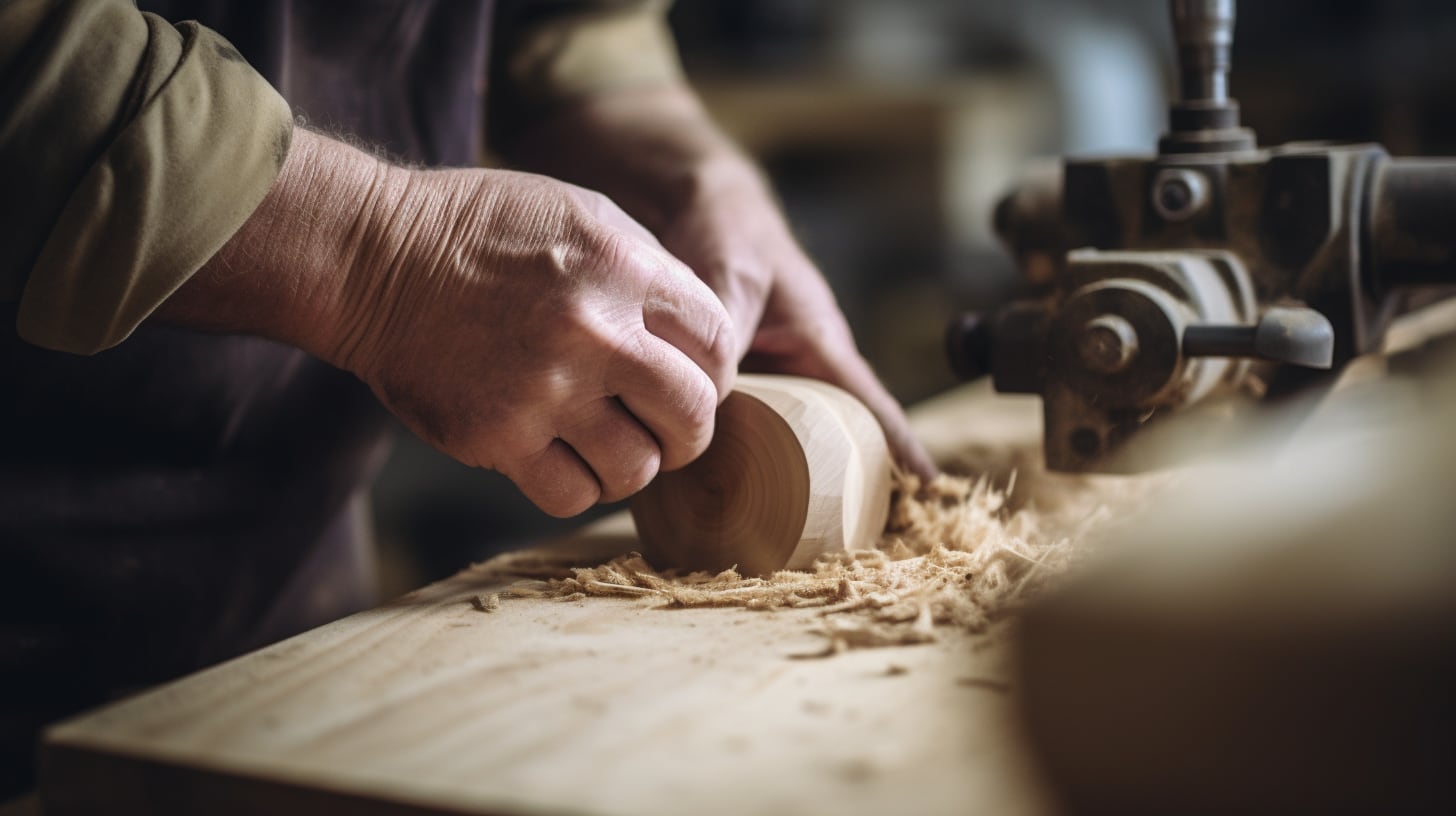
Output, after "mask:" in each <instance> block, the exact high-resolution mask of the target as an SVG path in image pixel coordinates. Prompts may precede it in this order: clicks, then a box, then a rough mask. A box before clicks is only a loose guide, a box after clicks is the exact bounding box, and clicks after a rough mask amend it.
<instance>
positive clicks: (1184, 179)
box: [1153, 167, 1208, 221]
mask: <svg viewBox="0 0 1456 816" xmlns="http://www.w3.org/2000/svg"><path fill="white" fill-rule="evenodd" d="M1207 203H1208V182H1207V181H1205V180H1204V178H1203V174H1202V173H1198V172H1196V171H1193V170H1187V169H1184V168H1181V167H1177V168H1169V169H1167V170H1164V171H1162V172H1161V173H1158V175H1157V177H1156V178H1155V179H1153V209H1155V210H1157V211H1158V215H1161V216H1162V217H1163V219H1164V220H1165V221H1187V220H1188V219H1190V218H1192V217H1193V216H1195V215H1197V214H1198V213H1199V212H1200V211H1202V210H1203V207H1204V205H1206V204H1207Z"/></svg>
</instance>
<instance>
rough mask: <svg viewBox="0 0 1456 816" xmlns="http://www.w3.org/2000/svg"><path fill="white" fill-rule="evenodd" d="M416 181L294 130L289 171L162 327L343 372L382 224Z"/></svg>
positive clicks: (176, 298) (162, 314)
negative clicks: (301, 357)
mask: <svg viewBox="0 0 1456 816" xmlns="http://www.w3.org/2000/svg"><path fill="white" fill-rule="evenodd" d="M407 172H408V171H404V170H401V169H399V168H394V167H391V166H389V165H388V164H386V163H385V162H383V161H380V160H379V159H376V158H375V157H373V156H370V155H369V154H367V153H365V152H363V151H360V150H357V149H355V148H352V147H349V146H348V145H345V144H343V143H341V142H338V141H335V140H332V139H329V138H327V137H324V136H320V135H318V134H315V133H312V132H309V131H306V130H303V129H302V128H299V129H296V130H295V132H294V138H293V143H292V146H291V147H290V149H289V153H288V157H287V159H286V160H285V162H284V164H283V168H282V169H281V171H280V172H279V174H278V177H277V178H276V179H275V180H274V182H273V185H272V187H271V188H270V189H269V192H268V194H267V196H266V197H265V198H264V200H263V202H262V203H261V204H260V205H259V206H258V208H257V209H256V210H255V211H254V212H253V214H252V215H251V216H250V217H249V218H248V220H247V222H245V223H244V224H243V226H242V228H241V229H239V230H238V232H237V233H235V234H234V235H233V236H232V238H230V239H229V240H228V242H227V243H226V244H225V245H224V246H223V248H222V249H221V250H219V251H218V253H217V254H216V255H214V256H213V257H212V258H211V259H210V260H209V261H208V262H207V263H206V264H204V265H203V267H202V268H201V269H199V270H198V272H197V273H196V274H195V275H193V276H192V278H191V279H190V280H188V282H187V283H186V284H185V285H183V286H182V287H181V288H180V289H179V290H178V291H177V292H176V293H174V294H173V295H172V297H170V298H169V299H168V300H167V301H166V302H165V303H163V304H162V306H161V307H160V308H159V309H158V310H157V313H156V317H157V318H158V319H159V320H162V321H164V322H168V323H172V324H175V325H181V326H184V327H187V328H192V329H197V330H201V331H212V332H224V333H238V334H253V335H257V336H261V337H267V338H270V339H273V340H278V341H280V342H284V343H288V344H290V345H294V346H298V347H299V348H302V349H304V350H305V351H308V352H310V353H311V354H314V355H315V356H317V357H320V358H321V359H324V360H326V361H328V362H331V363H334V364H336V365H341V364H342V358H341V357H340V355H339V350H340V349H341V348H344V347H345V346H346V342H345V338H346V337H347V336H348V326H349V324H350V322H351V320H355V319H357V316H358V312H359V309H360V308H361V306H362V300H363V298H361V297H360V296H359V295H358V294H356V292H355V290H356V289H357V288H359V287H360V286H362V285H364V284H365V282H366V281H367V280H368V279H369V278H370V270H369V269H368V268H367V263H366V262H367V260H368V258H369V256H370V255H371V254H373V255H376V256H377V255H378V254H379V252H378V251H377V249H376V247H374V246H371V242H376V243H377V242H378V240H379V239H378V237H377V236H376V235H375V233H377V232H378V230H376V229H373V228H372V225H373V224H374V222H379V221H382V220H385V219H382V218H381V215H380V214H381V213H384V212H387V211H389V210H391V209H393V202H394V200H396V199H398V198H399V197H401V195H402V189H403V187H404V183H403V180H402V178H401V176H403V175H404V174H406V173H407Z"/></svg>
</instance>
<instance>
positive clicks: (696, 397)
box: [604, 332, 718, 470]
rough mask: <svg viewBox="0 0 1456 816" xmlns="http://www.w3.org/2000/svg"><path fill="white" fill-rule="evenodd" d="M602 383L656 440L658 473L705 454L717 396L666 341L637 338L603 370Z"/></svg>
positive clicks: (704, 377)
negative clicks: (660, 470)
mask: <svg viewBox="0 0 1456 816" xmlns="http://www.w3.org/2000/svg"><path fill="white" fill-rule="evenodd" d="M604 383H605V385H606V388H607V390H608V392H610V393H612V394H615V395H616V396H617V398H618V399H619V400H621V402H622V405H623V406H624V407H626V409H627V410H628V411H629V412H631V414H632V416H633V417H635V418H636V419H637V421H639V422H641V423H642V425H644V426H645V427H646V428H647V430H648V431H650V432H651V433H652V435H653V436H654V437H655V438H656V439H657V443H658V447H659V448H660V450H661V451H662V461H661V468H662V470H676V469H677V468H680V467H682V466H683V465H686V464H687V463H689V462H691V461H693V460H694V459H696V458H698V455H699V454H701V453H702V452H703V451H704V450H706V449H707V447H708V442H709V441H710V440H711V439H712V438H713V414H714V412H715V411H716V410H717V407H718V391H717V389H716V387H715V386H714V385H713V381H712V380H710V379H708V375H707V374H705V373H704V372H703V370H702V369H701V368H699V367H698V366H697V364H696V363H694V362H693V361H692V360H690V359H688V357H687V356H686V355H684V354H683V353H682V352H681V351H679V350H678V349H677V348H676V347H674V346H673V345H671V344H670V343H668V342H667V341H665V340H662V339H661V338H659V337H656V336H654V335H652V334H649V333H647V332H640V333H638V334H637V335H636V336H635V337H634V339H633V340H631V341H629V342H628V343H627V344H625V345H624V346H623V347H622V348H621V349H619V350H618V353H617V355H616V356H615V357H614V358H613V359H612V361H611V362H610V363H609V364H608V366H607V371H606V372H605V380H604Z"/></svg>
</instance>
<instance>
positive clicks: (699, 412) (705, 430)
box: [672, 387, 718, 467]
mask: <svg viewBox="0 0 1456 816" xmlns="http://www.w3.org/2000/svg"><path fill="white" fill-rule="evenodd" d="M695 391H696V393H694V394H693V395H691V396H690V397H689V398H688V399H687V400H686V401H685V403H684V407H683V412H682V417H681V430H682V440H681V445H680V449H679V451H677V456H675V457H674V459H673V462H672V465H673V467H682V466H683V465H686V464H688V463H689V462H691V461H693V460H694V459H696V458H698V457H699V456H701V455H702V453H703V451H705V450H707V449H708V443H710V442H712V440H713V424H714V419H715V418H716V415H717V410H718V399H717V392H716V391H715V390H714V389H713V388H711V387H701V388H698V389H695Z"/></svg>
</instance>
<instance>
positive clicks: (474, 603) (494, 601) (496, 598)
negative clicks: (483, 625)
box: [470, 592, 501, 612]
mask: <svg viewBox="0 0 1456 816" xmlns="http://www.w3.org/2000/svg"><path fill="white" fill-rule="evenodd" d="M500 605H501V601H500V594H499V593H496V592H492V593H490V594H489V595H484V596H482V595H471V596H470V608H471V609H474V610H475V611H476V612H495V611H496V610H498V609H500Z"/></svg>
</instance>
